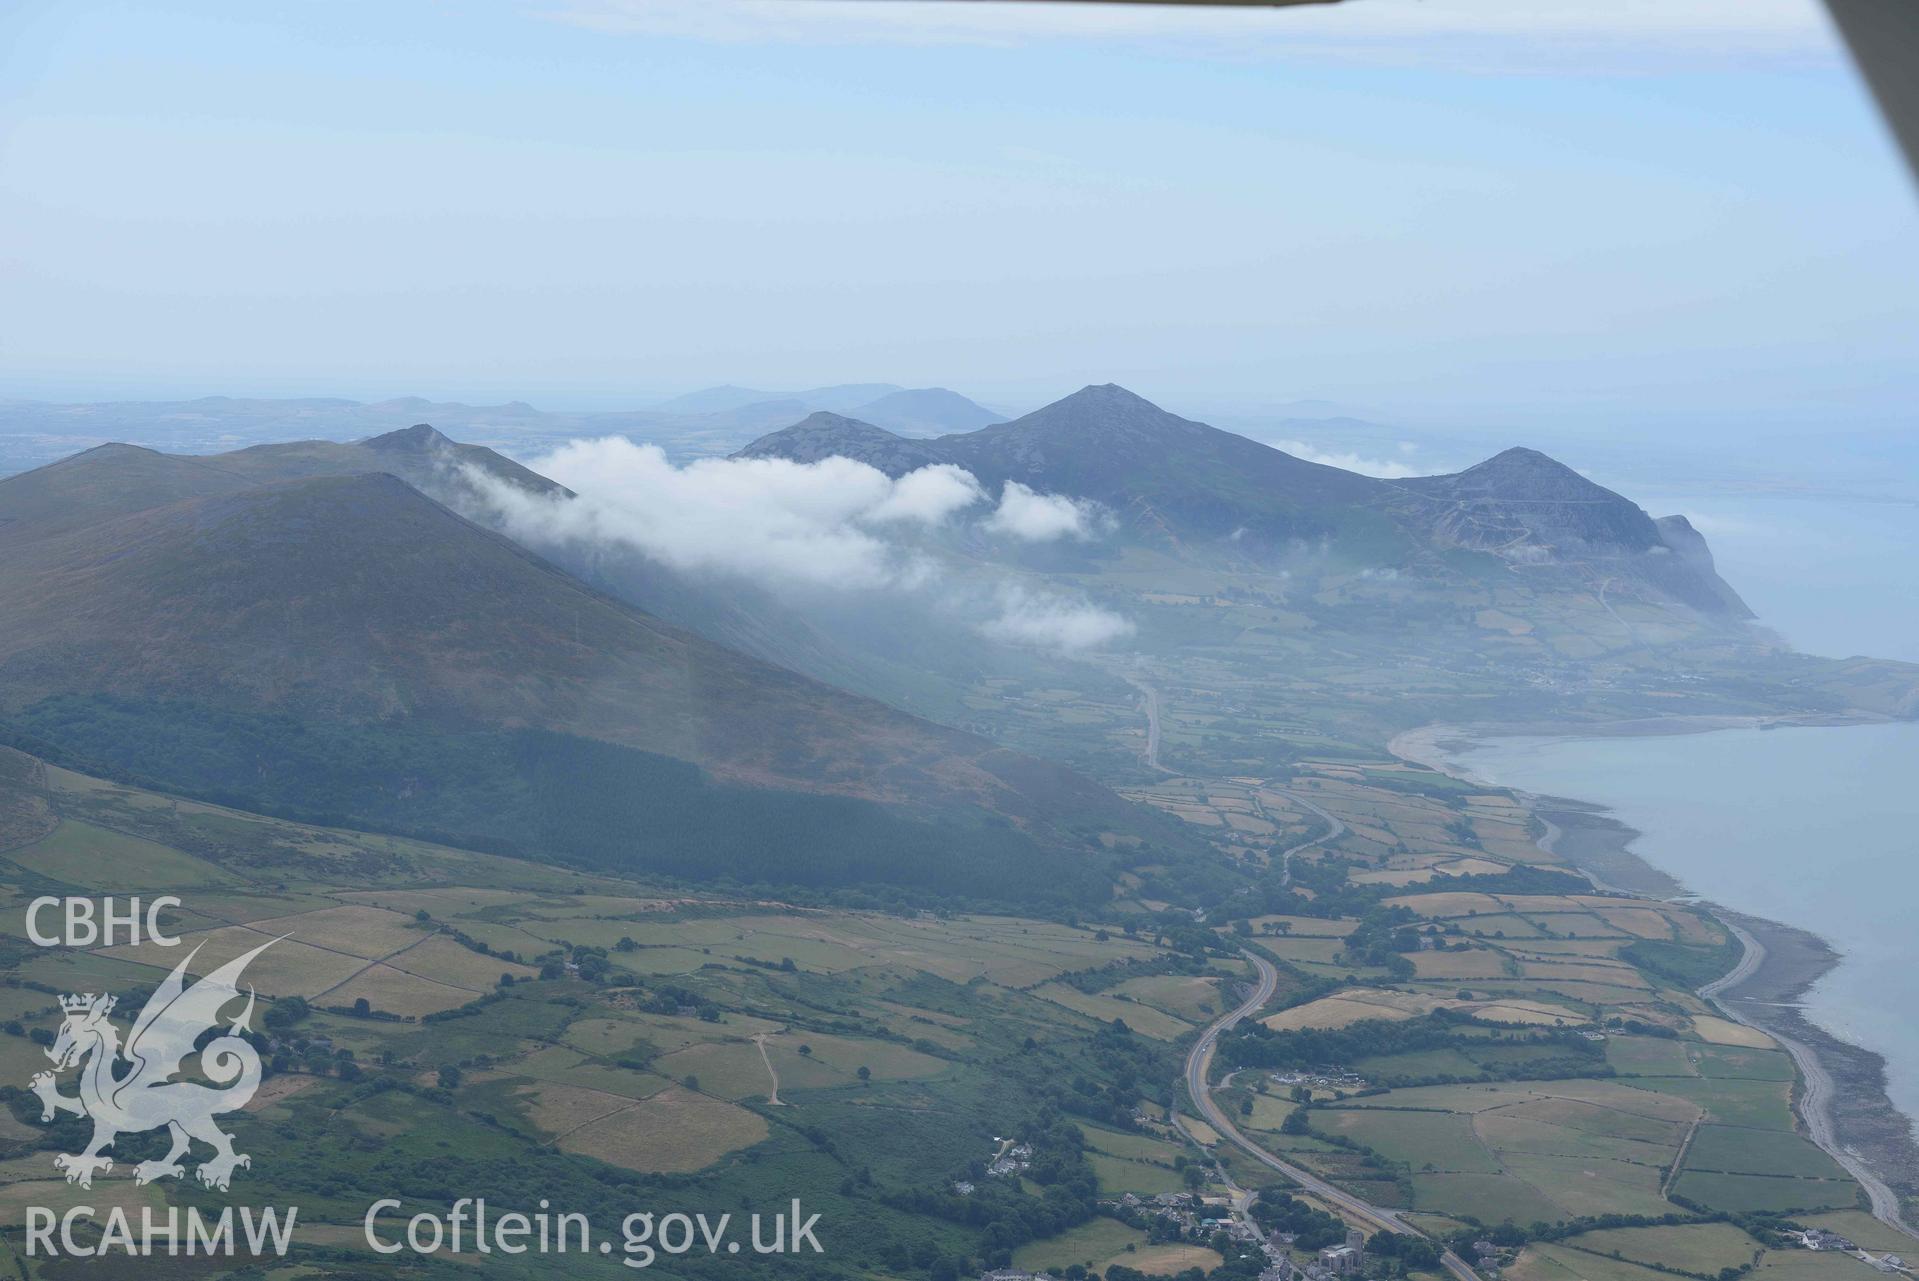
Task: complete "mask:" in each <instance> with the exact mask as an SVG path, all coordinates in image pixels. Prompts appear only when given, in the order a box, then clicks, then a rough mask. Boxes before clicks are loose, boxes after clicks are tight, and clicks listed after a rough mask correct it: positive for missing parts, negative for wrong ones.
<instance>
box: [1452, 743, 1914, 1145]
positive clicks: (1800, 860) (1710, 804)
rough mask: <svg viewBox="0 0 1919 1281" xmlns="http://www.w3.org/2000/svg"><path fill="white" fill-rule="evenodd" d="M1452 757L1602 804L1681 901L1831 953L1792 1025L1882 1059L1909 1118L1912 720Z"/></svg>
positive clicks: (1503, 747)
mask: <svg viewBox="0 0 1919 1281" xmlns="http://www.w3.org/2000/svg"><path fill="white" fill-rule="evenodd" d="M1456 759H1457V760H1458V761H1459V763H1460V764H1462V765H1464V766H1465V767H1467V768H1469V769H1471V770H1472V771H1473V772H1474V773H1476V774H1479V775H1480V776H1482V777H1484V778H1488V779H1490V780H1492V781H1494V782H1497V783H1500V784H1503V785H1506V786H1510V787H1516V788H1520V789H1522V790H1524V791H1529V792H1541V793H1546V794H1549V795H1554V796H1566V797H1574V798H1577V799H1579V800H1584V801H1592V802H1595V803H1597V804H1600V805H1604V806H1606V807H1607V808H1608V809H1610V810H1611V811H1612V812H1613V814H1614V815H1615V816H1616V817H1617V818H1618V819H1620V821H1622V822H1624V823H1627V824H1629V825H1631V826H1632V827H1634V828H1636V829H1638V830H1639V831H1640V832H1641V833H1643V835H1642V836H1641V837H1640V838H1639V839H1638V840H1637V841H1635V842H1634V843H1633V851H1634V852H1635V853H1637V854H1638V855H1639V856H1640V857H1642V858H1644V859H1645V860H1646V861H1647V862H1649V863H1651V864H1653V865H1654V866H1656V867H1658V868H1659V869H1661V870H1662V871H1664V872H1667V873H1669V874H1670V875H1672V876H1674V877H1676V878H1677V879H1679V880H1680V881H1682V882H1683V883H1684V884H1685V886H1686V888H1687V889H1689V890H1690V891H1692V892H1693V893H1696V894H1700V895H1703V896H1704V897H1706V898H1709V899H1712V900H1713V901H1715V902H1718V903H1723V904H1725V905H1726V906H1727V907H1729V908H1732V909H1734V910H1736V911H1740V912H1746V913H1750V914H1752V915H1754V916H1761V917H1766V918H1768V919H1771V920H1775V921H1780V922H1783V923H1785V924H1787V925H1796V926H1799V927H1800V928H1802V929H1806V930H1810V931H1812V932H1813V933H1814V934H1817V935H1819V936H1820V937H1821V938H1823V939H1825V940H1826V941H1827V942H1828V943H1830V944H1832V946H1833V947H1834V948H1835V949H1836V950H1837V951H1838V952H1839V953H1840V954H1841V956H1842V957H1843V960H1842V961H1841V962H1840V964H1839V965H1838V966H1837V967H1835V968H1834V969H1833V970H1832V971H1831V972H1830V973H1829V974H1827V975H1826V977H1825V978H1823V979H1821V980H1820V982H1819V983H1818V984H1817V985H1816V986H1815V987H1814V988H1813V989H1812V991H1811V992H1809V993H1808V994H1807V996H1806V1002H1807V1008H1806V1014H1807V1016H1808V1017H1809V1018H1811V1019H1812V1020H1813V1021H1814V1022H1815V1023H1817V1024H1818V1025H1819V1026H1821V1027H1823V1028H1825V1029H1826V1030H1827V1031H1829V1032H1831V1033H1833V1034H1834V1035H1835V1036H1838V1037H1839V1038H1841V1039H1842V1040H1846V1041H1850V1042H1852V1043H1853V1044H1855V1045H1863V1046H1865V1047H1867V1048H1868V1049H1872V1050H1876V1051H1878V1052H1879V1053H1880V1054H1882V1055H1884V1056H1885V1058H1886V1064H1887V1074H1888V1077H1889V1083H1890V1088H1891V1094H1892V1098H1893V1101H1894V1102H1895V1103H1896V1104H1898V1106H1899V1108H1900V1110H1901V1111H1903V1112H1904V1113H1905V1114H1906V1116H1907V1117H1908V1118H1912V1117H1916V1116H1919V724H1912V723H1905V724H1897V725H1862V726H1843V727H1833V728H1823V727H1822V728H1783V729H1774V730H1759V729H1736V730H1720V731H1716V732H1713V733H1708V734H1681V735H1672V736H1667V737H1658V738H1508V739H1493V740H1488V741H1486V742H1484V743H1483V744H1481V745H1479V746H1478V747H1476V748H1474V749H1472V750H1468V751H1465V752H1462V753H1460V754H1459V755H1458V756H1457V758H1456Z"/></svg>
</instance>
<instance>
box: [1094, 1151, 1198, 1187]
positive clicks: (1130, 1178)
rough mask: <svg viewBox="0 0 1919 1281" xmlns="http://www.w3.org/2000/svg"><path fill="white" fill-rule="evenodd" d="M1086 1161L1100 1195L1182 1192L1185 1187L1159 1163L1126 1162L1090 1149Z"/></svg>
mask: <svg viewBox="0 0 1919 1281" xmlns="http://www.w3.org/2000/svg"><path fill="white" fill-rule="evenodd" d="M1086 1161H1087V1164H1089V1165H1091V1166H1092V1167H1093V1173H1094V1175H1095V1176H1097V1177H1098V1179H1099V1192H1100V1195H1101V1196H1118V1195H1119V1194H1120V1193H1122V1192H1134V1193H1137V1194H1139V1195H1140V1196H1157V1195H1158V1194H1159V1193H1161V1192H1183V1191H1185V1189H1186V1184H1185V1181H1184V1180H1182V1179H1181V1178H1180V1176H1179V1175H1177V1174H1175V1173H1174V1172H1173V1171H1172V1170H1170V1169H1167V1168H1166V1167H1165V1166H1162V1165H1150V1164H1147V1163H1145V1162H1142V1161H1129V1160H1127V1159H1126V1158H1124V1157H1117V1156H1112V1155H1110V1154H1108V1153H1105V1152H1089V1153H1087V1156H1086Z"/></svg>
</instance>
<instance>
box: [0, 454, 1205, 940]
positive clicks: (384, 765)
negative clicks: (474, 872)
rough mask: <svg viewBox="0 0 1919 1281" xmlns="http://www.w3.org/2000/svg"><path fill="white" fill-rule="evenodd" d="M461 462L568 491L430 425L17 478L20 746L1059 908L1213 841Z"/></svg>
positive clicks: (9, 716) (370, 809) (486, 837)
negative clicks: (559, 553)
mask: <svg viewBox="0 0 1919 1281" xmlns="http://www.w3.org/2000/svg"><path fill="white" fill-rule="evenodd" d="M451 462H457V463H462V464H468V465H472V466H477V467H480V468H482V469H484V470H487V471H489V472H492V473H493V474H495V475H497V476H500V477H502V478H504V479H507V480H509V481H510V482H512V483H515V484H519V485H522V486H525V487H527V488H529V489H532V490H535V491H538V492H545V493H548V494H551V495H554V496H558V497H564V496H566V491H565V490H563V489H561V488H560V487H558V486H556V485H554V484H553V483H552V482H551V481H548V480H546V479H544V478H543V477H539V476H537V475H535V474H533V473H531V472H529V471H527V470H526V469H525V468H523V467H520V466H519V465H518V464H516V463H513V462H511V461H510V460H508V459H506V458H503V457H500V456H499V455H497V454H495V453H493V452H492V451H490V450H486V449H481V448H477V447H474V446H466V445H459V444H456V443H454V442H452V441H450V440H448V439H447V438H446V437H444V436H442V435H441V434H440V433H438V432H437V431H435V430H433V429H431V428H429V427H425V426H416V427H413V428H410V429H407V430H403V431H400V432H396V433H392V434H389V435H385V436H380V437H376V438H372V439H369V440H365V441H362V442H359V443H357V444H349V445H339V444H331V443H326V442H301V443H295V444H282V445H267V446H259V447H253V448H248V449H244V450H240V451H237V452H233V453H228V454H223V455H218V456H213V457H206V458H189V457H179V456H172V455H165V454H160V453H156V452H154V451H152V450H148V449H144V448H140V447H136V446H129V445H108V446H103V447H100V448H97V449H93V450H90V451H87V452H85V453H82V454H80V455H78V456H76V457H73V458H69V459H66V460H64V461H62V462H59V463H56V464H54V465H52V466H49V467H45V468H41V469H39V470H37V471H33V472H29V473H25V474H22V475H17V476H13V477H10V478H7V479H5V480H0V617H4V618H5V619H6V620H7V626H6V627H5V628H4V629H0V728H3V729H4V732H5V734H6V736H7V738H8V739H9V740H10V741H11V742H12V743H13V745H15V746H18V747H22V748H24V749H26V750H30V751H34V752H36V754H41V755H44V756H47V757H49V758H50V759H55V760H64V761H68V762H71V763H73V764H76V765H80V766H82V767H85V768H90V769H96V770H105V771H106V772H108V773H110V774H114V775H117V776H120V777H124V778H129V779H132V780H136V781H141V782H145V783H150V784H155V785H159V786H161V787H164V788H166V789H167V790H172V791H177V792H185V793H188V794H191V795H197V796H202V797H207V798H210V799H215V800H221V801H225V802H228V803H233V804H238V805H243V806H245V807H247V808H252V809H259V810H265V811H268V812H278V813H284V814H288V815H290V816H297V817H302V818H307V819H315V820H319V821H337V822H341V823H351V824H355V825H362V826H370V827H374V828H380V829H385V830H395V831H405V832H409V833H413V834H418V835H425V836H429V837H433V838H437V839H443V840H447V841H452V842H457V843H460V844H464V845H467V846H473V847H478V848H488V849H501V850H505V851H508V852H515V853H523V854H532V855H535V856H539V857H558V858H560V859H562V860H565V861H572V862H577V863H581V864H587V865H595V866H624V867H630V868H641V869H646V870H651V871H656V872H665V873H668V874H678V875H683V876H687V877H689V878H697V879H712V878H714V877H726V878H731V879H733V880H735V881H739V882H761V883H769V884H803V885H814V886H818V887H821V888H836V887H844V886H846V885H850V884H873V885H886V884H891V885H895V886H899V887H905V888H910V889H912V890H914V891H916V892H921V893H926V892H932V893H938V894H942V895H947V896H953V897H960V898H966V899H970V900H973V901H978V902H1014V901H1020V902H1038V901H1053V902H1062V903H1063V902H1072V901H1087V900H1088V899H1097V898H1098V897H1099V896H1101V895H1102V894H1104V893H1105V892H1106V888H1107V886H1108V885H1109V884H1110V870H1109V868H1108V866H1107V862H1108V860H1107V858H1106V856H1105V855H1104V854H1103V853H1102V851H1103V850H1105V849H1107V848H1110V847H1111V844H1112V842H1113V841H1115V840H1117V841H1120V842H1122V843H1134V842H1138V841H1140V840H1142V839H1144V840H1147V841H1150V842H1153V843H1155V844H1158V845H1161V846H1163V848H1165V849H1166V850H1167V852H1168V854H1169V856H1171V857H1178V856H1179V855H1180V854H1181V853H1182V851H1190V850H1193V849H1196V848H1197V844H1196V842H1194V841H1193V840H1191V839H1190V838H1188V837H1187V836H1186V835H1185V834H1184V833H1183V832H1182V831H1181V830H1179V828H1178V826H1177V825H1176V824H1174V823H1173V822H1172V821H1171V820H1166V819H1162V818H1160V817H1158V816H1156V815H1154V814H1152V813H1151V812H1148V811H1146V810H1144V809H1142V808H1140V807H1136V806H1133V805H1131V804H1129V803H1127V802H1124V801H1122V800H1120V799H1119V798H1118V797H1117V796H1115V795H1114V794H1113V793H1111V792H1109V791H1107V790H1106V789H1105V788H1103V787H1101V786H1098V785H1096V784H1094V783H1092V782H1090V781H1089V780H1087V779H1085V778H1083V777H1080V776H1078V775H1076V774H1074V773H1072V772H1071V771H1070V770H1066V769H1063V768H1060V767H1058V766H1054V765H1050V764H1047V763H1045V762H1042V761H1039V760H1035V759H1033V758H1031V757H1026V756H1022V755H1020V754H1018V753H1016V752H1011V751H1007V750H1004V749H1002V748H999V747H997V746H995V745H994V744H993V743H991V742H988V741H986V740H984V739H981V738H977V737H975V736H973V735H970V734H966V733H962V732H959V731H956V730H952V729H947V728H944V727H941V726H938V725H934V724H931V723H929V722H926V721H923V720H919V719H916V718H914V717H912V716H909V715H906V714H904V713H902V712H899V711H896V710H894V709H892V708H890V707H887V706H885V705H883V704H881V703H878V702H875V701H872V700H870V699H866V698H861V697H858V696H856V695H853V694H848V693H845V692H843V691H841V690H839V689H835V688H831V687H829V686H827V685H824V684H821V683H819V682H817V681H814V680H810V679H807V678H805V677H802V676H799V675H796V674H795V673H793V672H792V671H789V670H786V669H783V668H780V667H776V666H772V665H770V664H767V663H765V662H762V661H759V660H756V659H753V658H749V657H747V656H745V655H743V654H740V653H737V652H735V651H733V650H729V649H726V648H723V647H721V646H719V645H716V644H714V643H712V642H711V641H709V640H706V639H704V638H702V637H700V636H697V635H694V634H692V633H690V632H687V631H684V630H682V629H680V628H676V627H672V626H669V625H667V624H666V623H664V622H662V621H660V620H659V619H658V618H656V617H654V616H652V615H650V614H648V613H645V612H643V611H641V610H639V609H637V608H634V607H633V606H631V605H629V604H625V603H622V602H621V601H619V600H616V599H614V598H612V597H611V596H608V595H606V594H604V593H603V592H601V591H598V590H595V589H593V588H591V587H589V586H587V585H586V584H584V583H582V582H581V581H580V580H578V579H577V578H575V577H573V576H572V575H570V574H568V573H567V572H565V571H563V570H562V569H560V568H559V567H557V566H555V565H554V564H552V563H550V562H548V561H546V560H544V559H542V558H541V557H539V556H537V555H535V554H533V553H532V552H530V551H528V550H526V549H524V548H522V547H520V546H519V545H517V544H515V543H513V542H511V541H509V540H508V539H506V538H504V537H501V536H500V535H498V534H495V533H493V532H490V531H488V530H486V529H482V528H480V527H479V526H477V525H474V524H472V523H471V522H469V521H467V520H465V519H463V518H462V517H460V516H458V515H456V514H455V513H454V512H453V511H451V510H449V509H448V507H446V506H444V505H442V503H440V502H438V501H435V500H434V499H433V498H429V497H428V496H427V494H426V493H425V492H423V490H431V491H433V492H435V493H438V494H440V495H441V496H442V497H446V498H448V499H449V500H457V497H458V495H457V491H449V490H448V489H447V488H446V486H447V485H449V484H453V485H457V484H458V483H460V482H459V481H458V479H457V477H458V472H457V470H456V469H453V468H449V467H447V466H445V464H447V463H451ZM1102 841H1104V842H1105V844H1102V843H1101V842H1102Z"/></svg>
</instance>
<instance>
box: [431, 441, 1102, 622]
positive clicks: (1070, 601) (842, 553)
mask: <svg viewBox="0 0 1919 1281" xmlns="http://www.w3.org/2000/svg"><path fill="white" fill-rule="evenodd" d="M531 465H532V467H533V469H534V470H535V471H538V472H540V473H541V474H542V475H545V476H547V477H549V478H551V479H553V480H555V481H558V482H559V483H560V484H562V485H565V486H566V487H567V488H568V489H571V490H572V491H573V492H574V493H575V494H576V495H578V497H576V498H573V499H554V498H549V497H545V496H542V495H539V494H534V493H530V492H528V491H527V490H524V489H521V488H520V487H518V486H516V485H511V484H507V483H505V482H503V481H500V480H498V479H496V478H494V477H492V476H490V475H488V474H487V473H485V472H483V471H480V470H478V469H476V468H468V469H466V471H465V478H466V480H467V481H468V482H469V483H470V484H471V486H472V487H473V489H474V490H475V491H476V492H478V493H479V494H480V495H481V496H482V501H483V502H484V503H485V505H486V506H487V507H488V508H489V509H490V510H489V513H488V514H489V516H490V517H491V518H492V519H494V520H495V521H496V522H497V523H498V524H500V525H501V526H503V527H504V528H505V529H506V530H507V532H508V533H510V534H512V535H513V536H514V537H515V538H517V539H519V540H520V541H521V542H525V543H528V544H530V545H532V546H536V547H539V546H544V547H576V548H579V547H583V548H609V549H611V548H618V549H625V550H628V551H631V552H637V553H639V554H640V555H642V556H645V557H647V558H649V559H652V560H656V561H659V562H660V563H662V564H665V565H667V566H669V567H671V568H673V569H675V570H679V571H682V572H686V573H694V574H720V575H731V576H735V577H739V578H743V579H746V580H748V581H750V582H753V583H756V584H758V585H760V586H762V587H765V588H768V589H770V590H772V591H775V592H780V593H783V594H786V595H789V596H791V595H793V594H794V593H796V592H797V593H808V592H813V593H816V592H819V591H837V592H869V593H880V592H891V593H894V594H895V595H896V596H901V595H902V594H903V593H907V592H915V591H917V592H920V593H921V594H922V595H921V598H920V599H918V600H916V601H915V602H914V604H915V605H916V606H918V607H922V608H937V609H943V610H946V611H948V612H955V613H958V614H959V615H961V616H962V617H963V618H964V619H965V620H966V622H967V623H968V625H970V626H973V627H975V628H977V629H978V630H979V631H980V632H982V633H984V634H985V635H988V636H991V637H993V638H995V639H998V640H1002V641H1006V642H1008V643H1012V644H1019V645H1031V646H1038V647H1043V648H1048V649H1058V650H1064V651H1069V652H1070V651H1076V650H1083V649H1087V648H1090V647H1093V646H1096V645H1101V644H1105V643H1107V642H1109V641H1111V640H1113V639H1116V638H1117V637H1120V636H1124V635H1127V634H1128V633H1130V632H1131V631H1132V630H1133V628H1132V624H1131V623H1130V622H1128V621H1127V620H1126V619H1124V618H1122V617H1120V616H1119V615H1117V614H1114V613H1112V612H1111V611H1109V610H1104V609H1101V608H1099V607H1098V606H1095V605H1092V604H1090V603H1088V602H1086V601H1084V600H1080V599H1076V598H1073V597H1068V596H1065V595H1062V594H1060V593H1057V592H1053V591H1051V590H1048V589H1043V588H1037V587H1026V586H1020V585H1016V584H1013V583H1011V582H998V583H993V584H989V585H987V586H985V587H982V586H981V585H980V584H979V583H978V582H977V581H966V580H962V581H959V582H956V583H955V582H948V581H946V580H947V578H948V575H947V574H946V572H945V570H944V569H943V567H942V563H941V560H940V558H939V556H938V555H937V547H936V544H934V543H933V542H932V541H931V540H928V539H927V538H925V537H924V535H925V534H926V533H928V532H930V531H935V530H938V529H940V528H942V527H947V526H952V525H955V524H957V523H959V518H960V517H961V515H962V513H964V512H966V511H967V509H969V508H972V507H975V506H977V505H979V504H981V503H983V502H985V501H986V500H987V497H988V495H987V494H986V491H985V490H984V488H983V487H982V486H981V485H980V483H979V481H978V480H976V479H975V478H974V477H973V475H972V474H971V473H970V472H967V471H966V470H964V469H963V468H960V467H955V466H951V465H948V464H939V465H936V466H931V467H922V468H920V469H919V470H917V471H913V472H909V473H907V474H906V475H904V476H901V477H899V478H898V479H897V480H896V479H893V478H891V477H889V476H887V475H886V474H885V473H884V472H881V471H880V470H878V469H877V468H874V467H871V466H869V465H867V464H866V463H862V462H857V461H855V460H853V459H850V458H837V457H836V458H827V459H823V460H821V461H819V462H814V463H796V462H792V461H789V460H787V459H782V458H749V459H733V458H725V459H702V460H700V461H697V462H693V463H689V464H688V465H686V466H684V467H676V466H674V465H673V463H671V462H670V461H668V459H667V457H666V455H665V453H664V452H662V451H661V450H660V448H659V447H658V446H656V445H638V444H634V443H633V442H632V441H629V440H626V439H625V438H623V437H617V436H614V437H607V438H605V439H601V440H576V441H571V442H569V443H567V444H566V445H563V446H562V447H560V448H559V449H558V450H555V451H554V452H553V453H552V454H550V455H548V456H546V457H544V458H540V459H535V460H534V461H533V462H532V464H531ZM1102 520H1103V514H1102V513H1101V512H1100V511H1099V509H1098V508H1097V506H1096V505H1094V504H1090V503H1083V502H1080V501H1077V500H1074V499H1070V498H1065V497H1063V496H1060V495H1054V494H1042V493H1037V492H1036V491H1034V490H1031V489H1028V488H1026V487H1025V486H1023V485H1016V484H1009V485H1008V486H1007V487H1006V489H1005V490H1004V491H1003V493H1002V496H1001V501H1000V503H999V504H998V505H997V507H995V508H994V509H993V511H992V512H991V513H990V514H989V515H988V516H987V517H986V518H985V519H984V520H982V521H981V522H980V523H981V524H982V525H983V526H985V527H987V528H990V529H993V530H994V531H995V532H1001V533H1006V534H1010V535H1011V536H1013V537H1016V538H1020V539H1024V540H1028V541H1045V540H1048V539H1054V538H1062V537H1069V536H1071V537H1091V536H1093V534H1094V533H1096V532H1098V531H1099V529H1100V528H1101V523H1100V522H1101V521H1102Z"/></svg>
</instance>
